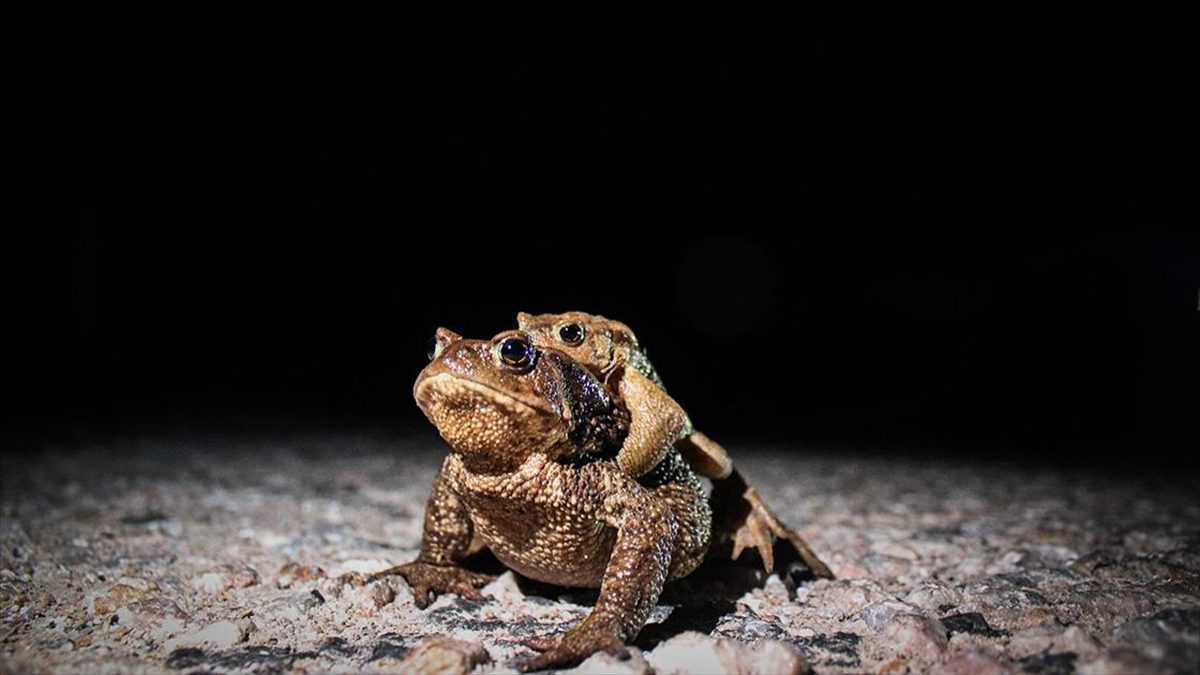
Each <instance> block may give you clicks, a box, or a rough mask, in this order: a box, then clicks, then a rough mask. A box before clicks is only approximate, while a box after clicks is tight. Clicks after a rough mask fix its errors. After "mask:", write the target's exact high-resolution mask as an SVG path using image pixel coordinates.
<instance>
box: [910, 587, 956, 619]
mask: <svg viewBox="0 0 1200 675" xmlns="http://www.w3.org/2000/svg"><path fill="white" fill-rule="evenodd" d="M904 600H905V602H908V603H909V604H911V605H915V606H917V607H920V608H921V609H924V610H926V611H930V612H941V611H943V608H944V607H956V606H958V604H959V603H961V602H962V593H959V592H958V591H957V590H956V589H954V588H953V587H951V586H950V585H949V584H947V583H945V582H944V581H938V580H934V581H927V582H925V583H923V584H921V585H920V586H919V587H918V588H916V589H915V590H913V591H912V592H911V593H909V594H908V595H907V596H906V597H905V598H904Z"/></svg>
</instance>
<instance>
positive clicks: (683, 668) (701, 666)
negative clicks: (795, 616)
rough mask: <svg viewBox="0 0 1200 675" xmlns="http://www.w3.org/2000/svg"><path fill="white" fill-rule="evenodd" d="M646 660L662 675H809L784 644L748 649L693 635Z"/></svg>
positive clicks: (661, 646)
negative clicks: (712, 674) (767, 674)
mask: <svg viewBox="0 0 1200 675" xmlns="http://www.w3.org/2000/svg"><path fill="white" fill-rule="evenodd" d="M645 656H646V661H648V662H649V663H650V665H651V667H653V668H654V671H655V672H656V673H663V674H667V673H676V674H680V675H692V674H695V675H700V674H705V673H740V674H744V675H751V674H753V673H779V674H781V675H801V674H802V673H808V672H811V668H810V667H809V665H808V662H807V661H806V660H805V659H804V656H803V655H802V654H801V653H800V650H798V649H796V648H795V647H793V646H792V645H789V644H787V643H785V642H780V641H778V640H759V641H758V642H756V643H754V644H753V645H748V644H746V643H744V642H738V641H737V640H730V639H729V638H713V637H711V636H708V635H705V634H703V633H698V632H695V631H687V632H684V633H680V634H679V635H676V636H675V637H673V638H671V639H670V640H667V641H666V642H663V643H660V644H659V645H658V646H657V647H655V648H654V650H653V651H651V652H648V653H647V654H646V655H645Z"/></svg>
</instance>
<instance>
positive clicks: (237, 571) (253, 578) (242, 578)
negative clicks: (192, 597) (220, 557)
mask: <svg viewBox="0 0 1200 675" xmlns="http://www.w3.org/2000/svg"><path fill="white" fill-rule="evenodd" d="M258 581H259V579H258V572H257V571H256V570H255V569H254V568H253V567H250V566H249V565H243V564H230V565H221V566H220V567H218V568H216V569H214V570H209V571H207V572H204V573H202V574H200V575H199V576H198V577H196V578H195V579H193V580H192V588H195V589H196V590H198V591H201V592H204V593H222V592H224V591H228V590H230V589H234V588H249V587H250V586H256V585H257V584H258Z"/></svg>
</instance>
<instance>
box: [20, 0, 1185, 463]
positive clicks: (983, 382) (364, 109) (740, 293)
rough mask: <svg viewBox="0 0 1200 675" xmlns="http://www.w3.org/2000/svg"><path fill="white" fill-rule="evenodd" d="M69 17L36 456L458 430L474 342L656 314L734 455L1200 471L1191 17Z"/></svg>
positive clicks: (41, 322) (521, 11) (43, 250)
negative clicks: (262, 429) (238, 427)
mask: <svg viewBox="0 0 1200 675" xmlns="http://www.w3.org/2000/svg"><path fill="white" fill-rule="evenodd" d="M205 12H208V13H205ZM35 23H36V24H37V25H36V27H34V28H36V30H37V35H38V38H39V40H38V42H39V43H40V45H41V47H40V49H39V50H37V51H36V52H35V53H32V54H31V56H29V57H28V59H27V61H28V62H27V63H26V64H25V65H24V67H23V68H22V71H23V74H24V76H25V77H26V78H27V81H28V83H29V84H30V85H31V89H30V92H31V93H30V95H29V96H28V101H29V102H31V103H32V106H31V107H32V109H33V110H34V112H35V118H36V119H35V120H34V121H33V124H32V126H31V127H30V133H29V138H30V139H32V140H33V141H34V143H35V145H36V146H37V153H36V154H37V158H38V159H37V160H36V161H35V162H34V163H33V164H32V165H31V173H32V174H33V175H34V176H35V178H36V179H37V181H38V183H39V185H40V188H41V189H39V190H38V191H37V192H36V193H35V194H36V198H37V199H38V200H39V212H40V214H41V215H42V216H46V218H45V220H46V222H47V223H48V224H47V225H46V226H45V227H39V228H37V229H36V234H35V237H34V242H33V244H32V245H31V247H30V248H29V249H28V254H27V255H26V254H25V249H18V251H17V252H18V257H19V258H21V259H22V260H21V261H20V262H26V263H29V264H28V265H25V266H21V267H19V269H21V270H22V273H21V275H20V277H19V278H18V280H17V284H18V285H17V290H18V295H19V298H20V300H21V301H22V304H21V305H20V306H21V307H22V308H26V306H28V307H27V308H28V309H30V310H32V314H31V315H30V316H31V317H32V318H31V319H30V320H27V321H25V320H23V321H19V322H15V323H17V324H19V325H21V326H22V327H24V326H29V327H31V330H24V328H22V329H21V330H19V331H17V332H19V334H20V337H23V338H26V339H25V340H24V341H23V342H22V345H21V347H20V349H19V350H18V351H17V352H16V353H17V358H16V359H14V360H15V365H16V370H17V378H16V380H15V381H16V383H17V385H18V386H17V387H16V389H17V390H18V394H19V396H18V398H19V399H20V403H18V404H16V405H15V406H13V407H11V408H10V412H11V413H12V414H11V421H10V424H9V426H10V428H11V429H12V430H14V431H16V432H19V433H21V434H32V435H34V436H36V437H37V438H39V439H42V438H47V437H48V438H49V439H51V441H50V442H52V443H64V442H65V443H68V444H71V443H86V442H88V441H89V440H91V439H93V438H96V437H100V436H102V435H104V434H107V433H110V432H113V431H120V432H122V433H125V432H137V431H139V430H149V429H153V428H158V427H161V426H162V425H164V424H165V425H167V426H170V425H171V424H181V423H188V424H190V423H192V422H196V423H203V424H209V425H217V426H220V425H222V424H234V422H233V420H238V422H237V424H248V425H249V426H254V422H253V420H259V419H261V420H267V419H270V420H274V421H275V422H274V423H276V424H279V423H281V424H282V426H285V427H286V426H288V425H289V424H293V423H294V424H295V425H303V424H312V423H313V422H314V420H325V421H331V422H332V423H334V424H337V425H342V426H346V427H350V428H354V427H362V426H372V425H376V426H378V425H384V426H396V427H402V426H406V425H424V424H425V422H424V421H423V418H422V417H421V416H420V413H419V411H418V410H417V409H416V407H415V405H414V404H413V403H412V400H411V393H410V387H411V383H412V381H413V379H414V377H415V375H416V373H417V371H418V370H419V369H420V368H421V367H422V364H423V363H424V345H425V341H426V340H427V339H428V337H429V335H431V333H432V331H433V329H434V328H435V327H436V326H438V325H445V326H448V327H450V328H452V329H454V330H456V331H458V332H461V333H464V334H467V335H470V336H478V337H486V336H490V335H492V334H494V333H495V332H498V331H500V330H503V329H506V328H509V327H511V326H512V325H513V323H514V317H515V314H516V312H517V311H519V310H524V311H533V312H541V311H563V310H567V309H580V310H585V311H591V312H595V313H601V314H605V315H607V316H609V317H611V318H617V319H621V320H623V321H625V322H627V323H629V324H630V325H631V326H632V327H633V328H634V329H635V330H636V332H637V333H638V336H639V337H640V339H641V341H642V343H643V344H644V345H645V346H646V347H647V348H648V349H649V351H650V355H651V357H652V359H653V361H654V363H655V364H656V366H657V367H658V369H659V370H660V372H661V373H662V375H663V377H664V379H665V380H666V382H667V384H668V386H669V388H670V391H671V392H672V394H674V395H675V396H676V397H677V398H678V399H679V400H680V401H681V402H682V403H683V404H684V405H685V407H686V408H687V409H688V410H689V412H690V413H691V415H692V417H693V418H694V419H695V420H696V422H697V424H698V425H699V426H700V427H701V428H702V429H704V430H706V431H708V432H709V433H710V434H711V435H713V436H715V437H718V438H724V439H760V440H790V441H794V442H799V443H810V442H811V443H827V444H845V445H861V446H864V447H873V448H885V449H886V448H916V449H923V450H928V451H933V452H938V453H943V454H945V455H947V456H960V455H973V454H977V455H987V456H992V455H1012V456H1017V457H1023V458H1027V459H1030V460H1032V461H1045V462H1057V461H1071V462H1096V461H1113V460H1114V459H1117V460H1119V459H1121V458H1125V459H1126V460H1129V459H1131V458H1132V459H1133V460H1135V461H1140V462H1151V463H1160V464H1161V463H1165V462H1174V461H1180V457H1181V455H1179V454H1176V453H1177V451H1179V450H1183V449H1188V448H1190V447H1191V446H1192V440H1193V438H1192V437H1193V432H1194V429H1193V427H1194V423H1195V411H1196V409H1197V408H1196V397H1195V392H1196V384H1197V374H1198V370H1197V345H1198V344H1200V343H1198V341H1197V326H1196V320H1197V315H1196V311H1197V303H1198V302H1200V297H1198V291H1197V284H1198V282H1197V272H1198V270H1200V258H1198V255H1200V253H1198V250H1197V248H1196V238H1195V236H1194V234H1193V233H1192V231H1194V221H1195V210H1194V209H1190V212H1189V210H1188V209H1187V208H1186V206H1187V204H1186V203H1185V201H1184V198H1185V197H1188V196H1193V197H1194V192H1195V189H1194V188H1195V184H1194V178H1195V171H1194V169H1195V165H1194V162H1195V157H1196V156H1195V154H1194V149H1195V143H1194V141H1195V122H1194V120H1195V119H1196V117H1195V113H1196V111H1195V110H1194V108H1191V107H1189V105H1188V101H1189V99H1190V95H1191V93H1192V92H1191V91H1189V90H1190V89H1194V84H1191V83H1189V81H1190V80H1194V74H1193V76H1192V77H1189V76H1188V70H1189V65H1188V64H1189V62H1191V59H1192V57H1194V53H1192V52H1193V50H1192V49H1190V48H1189V47H1188V44H1187V41H1185V36H1184V35H1183V34H1182V33H1183V28H1182V21H1181V20H1180V18H1179V17H1173V16H1168V15H1163V16H1150V15H1139V16H1127V15H1119V14H1109V15H1102V14H1098V13H1097V10H1095V9H1094V8H1093V9H1092V10H1089V14H1088V15H1087V16H1079V15H1062V16H1051V15H1048V14H1045V13H1042V12H1036V13H1035V12H1030V13H1012V12H1009V11H1008V10H1005V11H1001V10H996V12H995V13H994V14H993V13H986V12H984V11H982V10H978V11H976V13H970V14H968V13H963V12H961V11H960V12H959V13H957V14H950V15H946V14H933V13H930V14H926V15H917V14H909V13H899V12H894V13H891V14H887V15H881V14H866V13H864V14H862V15H858V16H847V15H834V14H831V13H829V12H825V11H820V10H811V9H802V8H796V7H790V6H755V7H754V8H748V7H743V6H740V5H738V6H736V7H735V6H733V5H673V6H672V7H670V8H667V9H655V10H653V11H647V10H646V9H645V8H641V9H638V10H635V11H634V12H633V13H623V12H621V11H619V10H616V9H613V8H595V9H591V10H588V11H582V10H580V9H578V8H574V9H572V10H570V11H567V10H563V9H561V8H540V9H533V8H529V7H524V6H503V7H491V8H489V9H487V10H463V11H462V12H461V13H459V14H456V15H431V14H421V15H416V14H414V13H411V12H407V11H405V12H398V13H392V14H359V15H352V14H338V15H329V14H309V15H296V14H294V13H288V14H283V13H280V14H268V13H265V12H264V13H259V14H254V15H248V14H246V13H244V12H230V13H218V12H210V11H208V10H204V12H201V11H200V10H197V12H196V13H194V14H188V13H185V12H183V11H179V10H175V11H174V13H169V14H168V13H154V14H145V13H134V12H130V13H128V14H125V15H114V14H111V13H104V14H96V15H92V16H79V15H73V16H71V17H69V18H68V17H47V18H45V20H43V21H40V22H35ZM247 420H250V422H247ZM23 447H26V448H30V447H39V446H38V445H37V442H35V443H33V444H32V445H31V444H26V445H24V446H23Z"/></svg>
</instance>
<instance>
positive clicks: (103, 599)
mask: <svg viewBox="0 0 1200 675" xmlns="http://www.w3.org/2000/svg"><path fill="white" fill-rule="evenodd" d="M158 590H159V589H158V585H157V584H155V583H153V582H150V581H146V580H145V579H132V578H129V577H122V578H121V580H120V581H119V582H118V583H115V584H113V585H112V586H111V587H110V588H109V589H108V590H107V591H105V592H104V593H102V594H100V595H97V596H95V597H94V598H92V613H93V614H96V615H104V614H112V613H113V612H115V611H116V610H117V609H118V608H120V607H124V606H125V605H128V604H129V603H131V602H137V601H138V600H144V599H146V598H148V597H150V596H151V595H152V594H153V593H155V592H157V591H158Z"/></svg>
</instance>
